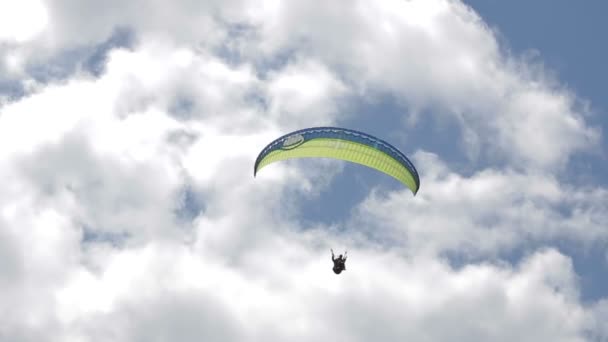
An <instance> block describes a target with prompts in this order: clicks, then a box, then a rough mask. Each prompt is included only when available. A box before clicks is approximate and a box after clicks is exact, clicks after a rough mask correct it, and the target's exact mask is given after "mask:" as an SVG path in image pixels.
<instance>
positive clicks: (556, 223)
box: [350, 153, 608, 257]
mask: <svg viewBox="0 0 608 342" xmlns="http://www.w3.org/2000/svg"><path fill="white" fill-rule="evenodd" d="M415 164H416V165H417V166H418V168H419V172H420V173H421V174H422V175H423V176H422V179H421V183H422V186H421V191H420V192H419V193H418V195H417V196H416V197H412V195H411V193H409V192H408V191H406V190H405V189H404V190H403V191H400V192H395V193H389V194H376V193H372V194H371V196H370V197H368V198H367V200H366V201H365V202H363V203H362V204H361V206H360V208H359V213H358V218H357V219H355V220H354V221H353V222H352V223H350V224H352V225H354V226H361V227H364V228H365V229H366V230H367V231H368V236H369V237H374V236H375V235H376V238H381V237H389V238H390V239H393V240H395V241H397V242H395V243H398V244H405V245H407V246H408V249H411V252H412V253H415V254H416V253H420V252H428V253H442V252H446V251H449V252H454V253H456V252H457V253H459V254H463V256H466V257H478V256H479V255H483V256H495V255H500V254H501V253H504V252H508V251H510V250H512V249H514V248H516V247H522V245H525V244H526V243H531V242H535V243H543V242H548V241H552V240H554V239H558V238H567V239H568V240H572V241H573V242H576V243H583V244H585V245H591V244H592V243H593V242H594V241H597V240H604V239H606V238H608V236H607V235H606V234H607V231H606V230H605V222H608V216H606V214H605V213H606V212H607V211H606V210H607V208H606V207H605V206H606V203H608V201H607V200H608V197H607V196H608V192H607V191H606V190H604V189H594V188H575V187H573V186H572V185H568V184H562V183H560V182H559V181H558V180H557V179H556V178H554V177H553V176H552V175H550V174H539V173H520V172H516V171H512V170H497V169H486V170H481V171H479V172H477V173H475V174H473V175H471V176H470V177H464V176H462V175H459V174H457V173H455V172H453V171H451V170H449V168H448V167H447V166H446V165H445V164H444V163H443V162H441V161H440V160H439V159H438V157H437V156H436V155H433V154H428V153H418V154H416V158H415ZM385 235H386V236H385Z"/></svg>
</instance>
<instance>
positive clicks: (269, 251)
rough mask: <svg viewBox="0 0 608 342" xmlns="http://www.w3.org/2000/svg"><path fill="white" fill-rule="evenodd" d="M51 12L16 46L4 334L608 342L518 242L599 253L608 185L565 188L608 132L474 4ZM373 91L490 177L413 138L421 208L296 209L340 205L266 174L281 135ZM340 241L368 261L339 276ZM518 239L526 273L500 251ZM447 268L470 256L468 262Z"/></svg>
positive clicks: (53, 7) (308, 168) (57, 6)
mask: <svg viewBox="0 0 608 342" xmlns="http://www.w3.org/2000/svg"><path fill="white" fill-rule="evenodd" d="M32 3H34V2H32ZM35 4H38V5H39V6H40V7H39V8H41V11H42V8H44V13H46V14H45V15H46V18H47V19H45V20H41V21H38V22H36V25H26V26H27V27H26V28H27V29H24V30H23V31H19V30H21V28H18V27H16V26H15V27H16V28H13V27H11V28H10V30H9V29H6V30H4V29H0V31H2V32H3V33H4V32H8V33H6V35H4V36H0V39H2V40H3V41H10V43H8V44H4V45H1V46H0V56H1V57H2V58H3V60H4V64H2V66H0V71H4V70H7V71H10V73H6V74H5V75H8V76H0V77H5V78H3V79H0V92H1V93H2V94H1V95H0V96H2V97H1V98H2V100H1V101H0V176H2V179H3V191H2V192H0V266H1V267H0V289H1V290H2V291H0V316H1V317H5V319H3V320H2V321H0V339H2V340H11V341H39V340H51V341H74V340H77V341H106V340H114V341H133V340H149V339H158V340H162V341H166V340H175V339H179V340H182V341H190V340H192V341H194V340H200V339H206V340H214V341H243V340H251V341H269V340H271V341H272V340H281V341H299V340H320V339H332V340H344V341H359V340H360V341H368V340H370V339H378V338H379V337H380V338H383V339H385V340H404V339H410V340H429V341H435V340H437V341H440V340H446V339H454V337H456V339H459V340H469V341H476V340H478V341H487V340H498V341H500V340H505V341H506V340H522V341H539V340H547V341H549V340H550V341H582V340H585V336H587V335H586V334H588V333H589V331H592V333H593V334H599V335H598V336H603V335H601V334H603V333H604V330H605V329H604V327H603V326H602V325H601V323H599V322H601V317H603V316H602V315H604V311H605V310H603V304H602V303H603V302H599V303H596V305H594V306H591V307H590V306H586V305H584V304H582V303H581V301H580V299H579V296H580V293H579V292H580V290H579V284H578V280H577V274H576V270H575V269H574V267H573V265H572V260H571V259H570V258H569V257H568V256H566V255H564V254H562V253H560V252H559V251H558V250H556V249H545V248H542V249H538V248H536V247H534V246H532V247H530V246H529V245H528V244H529V243H530V242H531V241H532V242H539V243H540V244H542V243H543V242H547V241H551V240H552V239H556V238H563V239H567V240H569V241H575V242H583V243H587V242H591V241H602V240H605V239H606V232H605V225H606V222H608V217H606V214H605V213H606V212H608V210H607V209H608V208H606V207H605V206H606V203H608V191H607V190H606V189H603V188H601V187H600V188H593V187H592V185H589V186H577V187H575V186H574V185H573V184H569V183H568V182H567V181H566V182H565V181H564V180H563V179H564V177H562V175H561V174H560V173H559V172H556V171H554V167H555V166H559V165H565V163H567V161H568V159H569V158H570V157H571V156H572V155H573V154H574V153H576V152H578V151H581V150H585V149H587V148H589V147H590V146H593V144H596V143H597V138H598V133H597V131H596V129H595V128H593V127H592V126H590V125H589V124H588V123H587V122H586V120H585V115H588V113H587V112H586V111H585V109H584V107H579V106H578V103H579V102H578V99H577V97H576V94H574V93H572V92H568V91H566V90H564V89H563V88H562V87H560V86H559V84H556V83H554V82H553V81H551V80H549V79H548V78H547V77H546V76H545V74H544V73H543V71H542V68H540V69H539V68H538V65H535V64H534V63H530V62H529V61H526V60H520V59H517V58H514V57H513V56H509V55H508V53H506V52H505V51H504V50H503V49H502V48H501V47H500V46H499V45H498V43H497V42H496V39H495V37H494V34H493V33H492V31H491V30H489V29H488V28H487V27H486V25H485V24H484V23H483V21H482V19H481V18H479V16H478V15H477V14H475V13H474V12H473V11H472V10H471V9H470V8H468V7H466V6H464V5H463V4H461V3H459V2H457V1H443V0H432V1H387V2H382V3H380V2H378V3H370V2H363V1H360V2H355V3H352V2H348V3H347V2H331V3H329V2H327V3H324V2H318V3H312V2H311V3H303V2H301V3H297V4H296V3H290V4H287V3H284V2H279V1H264V2H261V3H260V2H258V1H229V2H226V1H221V2H220V1H206V2H196V3H193V2H188V1H181V2H172V3H168V2H166V3H165V2H152V3H150V2H145V4H144V2H129V3H124V2H121V1H114V2H105V3H104V4H103V6H101V5H100V4H99V3H97V2H90V1H89V2H88V1H47V2H44V3H37V2H36V3H35ZM142 8H146V11H145V13H146V14H145V15H142ZM1 9H2V8H0V13H3V14H5V13H9V12H10V11H9V12H4V11H1ZM10 10H11V11H13V12H10V13H17V12H18V11H19V9H18V8H17V9H15V8H13V7H11V8H10ZM14 11H17V12H14ZM28 13H32V15H33V14H34V13H35V11H31V12H28ZM36 13H37V12H36ZM0 21H1V20H0ZM4 24H6V25H8V24H7V23H4ZM7 27H8V26H7ZM121 28H124V31H121V30H122V29H121ZM117 30H118V31H117ZM116 32H118V33H116ZM120 32H123V33H124V34H125V35H126V36H128V37H127V38H129V39H127V41H128V42H122V43H120V42H117V41H115V40H116V39H118V40H121V39H119V38H120V37H122V35H123V33H120ZM126 36H125V37H126ZM112 37H114V38H112ZM74 51H76V52H74ZM82 51H84V52H82ZM54 61H59V62H61V63H59V64H53V63H55V62H54ZM63 63H65V64H63ZM56 65H59V67H58V68H59V69H61V66H66V67H65V68H64V69H62V70H61V72H56V73H51V72H50V71H49V70H51V69H54V68H55V67H54V66H56ZM37 67H38V69H37ZM3 68H4V69H3ZM40 70H42V71H40ZM41 73H42V74H45V73H50V74H52V75H59V76H57V77H47V78H45V77H41V76H40V74H41ZM3 74H4V73H3ZM3 82H4V83H3ZM4 84H8V85H10V86H6V87H5V86H3V85H4ZM14 87H16V88H19V87H22V88H19V89H17V90H11V92H15V93H18V94H19V96H13V95H14V94H13V93H10V94H9V91H8V90H5V89H13V88H14ZM382 95H389V96H393V97H394V98H395V99H396V100H397V102H398V103H399V105H402V106H404V107H407V108H411V109H413V111H412V112H411V113H410V114H408V116H407V117H404V118H403V122H407V123H408V124H409V125H414V126H403V127H402V126H399V125H401V124H402V122H396V123H395V125H394V126H393V127H379V128H378V129H381V130H382V129H386V130H389V129H397V128H398V129H401V128H403V129H404V130H406V131H407V130H408V129H411V127H415V125H416V123H417V120H418V119H419V117H417V115H423V114H422V113H432V114H431V115H433V120H435V121H433V122H434V124H441V122H442V121H451V122H456V123H457V124H458V125H457V126H456V127H458V128H459V129H460V131H461V132H462V136H463V137H464V138H465V139H464V140H463V142H462V144H463V145H462V146H463V147H464V149H465V152H466V153H467V154H468V155H469V157H470V158H471V160H475V158H478V157H481V156H492V158H490V159H491V161H492V163H490V166H489V167H487V168H484V169H478V170H476V171H475V172H473V173H472V174H470V175H463V174H460V173H458V172H457V171H456V170H454V168H453V167H452V165H450V164H448V163H447V162H445V159H446V158H444V157H442V156H441V155H437V154H432V153H429V152H426V151H424V147H421V150H420V151H418V152H417V154H416V155H415V158H414V161H415V163H416V165H417V166H418V167H419V170H420V173H421V175H422V190H421V191H420V192H419V194H418V195H417V196H416V197H412V196H411V193H409V192H406V191H405V190H404V191H399V190H397V191H390V192H384V191H380V190H374V191H372V192H371V193H370V195H369V196H368V197H367V198H366V200H365V201H364V202H362V203H361V204H360V205H359V206H358V207H357V208H355V210H354V211H353V216H352V217H350V218H347V219H345V220H344V222H340V223H339V224H337V225H336V226H330V225H328V224H327V223H326V222H320V221H318V220H315V219H314V218H312V219H310V220H306V222H307V223H305V222H304V221H302V220H299V218H300V216H299V215H300V204H301V203H302V201H304V200H316V201H320V202H321V204H322V205H323V206H327V207H330V206H331V203H323V198H322V196H321V195H319V194H320V193H321V192H322V190H323V189H325V188H327V187H331V184H332V183H331V179H332V177H334V176H335V175H336V174H339V173H340V172H341V170H342V169H341V168H340V166H339V165H337V164H335V163H331V162H323V161H321V162H311V163H297V162H295V163H289V162H287V163H278V164H276V165H274V164H273V166H272V167H269V168H268V169H265V170H264V173H263V175H261V176H259V177H258V178H255V179H254V178H253V175H252V173H253V170H252V168H253V161H254V158H255V156H256V153H257V152H259V150H260V149H261V148H262V147H263V146H264V145H265V144H266V143H268V142H269V141H271V140H272V139H274V138H275V137H277V136H278V135H280V134H282V133H285V132H286V131H289V130H292V129H297V128H301V127H303V126H316V125H332V124H334V123H336V122H344V121H347V120H348V119H349V118H352V117H353V116H356V115H361V114H360V113H359V112H357V111H356V110H354V109H356V108H353V103H356V102H357V101H361V100H362V101H370V100H376V99H377V98H380V97H381V96H382ZM496 161H498V162H497V163H493V162H496ZM473 164H474V163H473ZM505 165H506V167H505ZM311 222H312V223H311ZM341 225H349V226H352V227H355V228H353V229H352V230H344V229H342V228H343V227H341ZM340 245H349V246H356V251H352V252H351V257H350V260H349V264H348V266H347V267H348V270H347V271H346V272H345V273H344V274H343V275H340V276H339V277H336V276H335V275H334V274H333V273H332V272H331V269H330V266H331V265H329V263H330V260H329V256H328V253H327V252H328V250H329V248H330V247H332V246H334V247H335V246H340ZM528 247H530V248H529V249H528ZM515 248H522V249H524V250H525V251H526V256H525V257H524V258H523V259H522V260H520V261H516V262H513V264H510V263H509V262H507V261H504V260H503V259H501V258H500V253H502V252H505V251H509V250H511V249H515ZM454 252H458V253H460V254H463V255H464V256H465V257H471V259H467V258H465V261H466V262H465V263H464V265H463V266H462V267H460V268H455V267H453V266H451V265H450V264H449V262H448V261H449V259H448V258H446V257H445V253H454Z"/></svg>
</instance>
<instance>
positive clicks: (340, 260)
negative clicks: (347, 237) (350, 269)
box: [330, 249, 348, 274]
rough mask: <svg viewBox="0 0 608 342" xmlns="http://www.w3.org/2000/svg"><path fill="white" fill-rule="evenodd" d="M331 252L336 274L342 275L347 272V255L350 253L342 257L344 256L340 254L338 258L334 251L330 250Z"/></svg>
mask: <svg viewBox="0 0 608 342" xmlns="http://www.w3.org/2000/svg"><path fill="white" fill-rule="evenodd" d="M330 251H331V261H333V262H334V267H333V268H332V269H333V271H334V273H335V274H340V273H342V271H346V258H347V256H346V253H348V251H344V256H342V254H340V255H339V256H338V257H337V258H336V256H335V255H334V250H333V249H330Z"/></svg>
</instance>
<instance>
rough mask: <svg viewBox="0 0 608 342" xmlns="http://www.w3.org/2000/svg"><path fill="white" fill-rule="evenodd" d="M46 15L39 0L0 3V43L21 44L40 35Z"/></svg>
mask: <svg viewBox="0 0 608 342" xmlns="http://www.w3.org/2000/svg"><path fill="white" fill-rule="evenodd" d="M47 24H48V13H47V9H46V7H45V6H44V3H43V2H42V1H40V0H24V1H19V2H16V1H1V2H0V41H8V42H9V43H12V42H17V43H23V42H26V41H28V40H31V39H32V38H34V37H35V36H36V35H38V34H40V33H41V32H42V31H43V30H44V29H45V27H46V25H47Z"/></svg>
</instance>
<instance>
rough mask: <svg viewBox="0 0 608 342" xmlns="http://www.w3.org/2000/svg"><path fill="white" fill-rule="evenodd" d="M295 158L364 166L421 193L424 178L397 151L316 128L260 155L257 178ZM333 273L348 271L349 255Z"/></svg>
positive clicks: (353, 134)
mask: <svg viewBox="0 0 608 342" xmlns="http://www.w3.org/2000/svg"><path fill="white" fill-rule="evenodd" d="M293 158H332V159H339V160H345V161H349V162H352V163H357V164H361V165H364V166H367V167H370V168H372V169H376V170H378V171H380V172H382V173H384V174H387V175H389V176H391V177H393V178H395V179H397V180H398V181H399V182H401V183H402V184H403V185H405V186H406V187H407V188H409V189H410V190H411V191H412V193H413V194H414V196H415V195H416V193H417V192H418V190H419V189H420V178H419V176H418V171H417V170H416V168H415V167H414V164H412V162H411V161H410V160H409V159H408V158H407V157H406V156H405V155H404V154H403V153H402V152H401V151H399V150H398V149H397V148H395V147H394V146H393V145H391V144H389V143H387V142H386V141H384V140H381V139H379V138H376V137H374V136H371V135H369V134H367V133H363V132H359V131H354V130H351V129H346V128H338V127H312V128H305V129H301V130H298V131H294V132H291V133H288V134H286V135H283V136H281V137H279V138H277V139H275V140H274V141H272V142H271V143H270V144H268V145H267V146H266V147H264V149H262V151H261V152H260V153H259V154H258V156H257V158H256V160H255V165H254V168H253V176H254V177H255V176H256V174H257V173H258V172H259V171H260V170H261V169H262V168H264V167H265V166H267V165H269V164H271V163H274V162H277V161H281V160H286V159H293ZM331 259H332V261H333V263H334V267H333V271H334V273H336V274H340V273H341V272H342V271H345V270H346V266H345V263H346V253H344V256H342V255H339V256H338V258H336V257H335V255H334V252H333V250H331Z"/></svg>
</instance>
